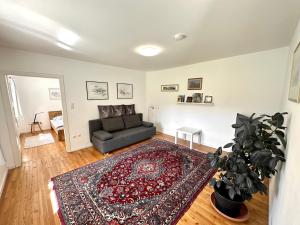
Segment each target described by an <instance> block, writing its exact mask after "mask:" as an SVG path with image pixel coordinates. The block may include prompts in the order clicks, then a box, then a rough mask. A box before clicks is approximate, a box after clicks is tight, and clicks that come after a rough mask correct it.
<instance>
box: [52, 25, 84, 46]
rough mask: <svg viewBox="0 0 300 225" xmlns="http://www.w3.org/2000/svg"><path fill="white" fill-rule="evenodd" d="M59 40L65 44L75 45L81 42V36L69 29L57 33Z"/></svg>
mask: <svg viewBox="0 0 300 225" xmlns="http://www.w3.org/2000/svg"><path fill="white" fill-rule="evenodd" d="M57 39H58V40H59V41H60V42H62V43H64V44H67V45H74V44H75V43H76V42H77V41H78V40H79V36H78V35H77V34H75V33H73V32H72V31H69V30H67V29H60V30H59V31H58V33H57Z"/></svg>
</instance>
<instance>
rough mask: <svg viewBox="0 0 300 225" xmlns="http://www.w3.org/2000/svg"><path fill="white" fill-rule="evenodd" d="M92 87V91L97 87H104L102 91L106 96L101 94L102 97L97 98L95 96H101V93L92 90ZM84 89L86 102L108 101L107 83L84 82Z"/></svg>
mask: <svg viewBox="0 0 300 225" xmlns="http://www.w3.org/2000/svg"><path fill="white" fill-rule="evenodd" d="M92 85H94V89H95V88H97V87H98V88H99V85H101V86H102V87H104V91H105V92H106V94H102V95H103V97H102V98H101V97H97V95H98V96H101V93H97V90H92V88H93V87H92ZM85 87H86V97H87V100H108V99H109V90H108V82H99V81H86V82H85ZM100 88H101V87H100ZM92 91H93V92H94V93H92ZM98 91H99V90H98ZM101 91H102V90H101Z"/></svg>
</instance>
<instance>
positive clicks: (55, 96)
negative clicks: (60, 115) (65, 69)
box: [48, 88, 61, 100]
mask: <svg viewBox="0 0 300 225" xmlns="http://www.w3.org/2000/svg"><path fill="white" fill-rule="evenodd" d="M48 90H49V99H50V100H60V99H61V93H60V89H59V88H49V89H48Z"/></svg>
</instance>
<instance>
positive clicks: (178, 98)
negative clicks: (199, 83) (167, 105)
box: [177, 95, 185, 102]
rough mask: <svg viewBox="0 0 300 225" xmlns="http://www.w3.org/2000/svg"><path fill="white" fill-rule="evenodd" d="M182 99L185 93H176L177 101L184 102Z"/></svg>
mask: <svg viewBox="0 0 300 225" xmlns="http://www.w3.org/2000/svg"><path fill="white" fill-rule="evenodd" d="M184 100H185V95H178V97H177V102H184Z"/></svg>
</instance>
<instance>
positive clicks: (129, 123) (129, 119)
mask: <svg viewBox="0 0 300 225" xmlns="http://www.w3.org/2000/svg"><path fill="white" fill-rule="evenodd" d="M123 120H124V125H125V128H126V129H128V128H133V127H139V126H141V125H142V121H141V118H140V117H139V115H128V116H123Z"/></svg>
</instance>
